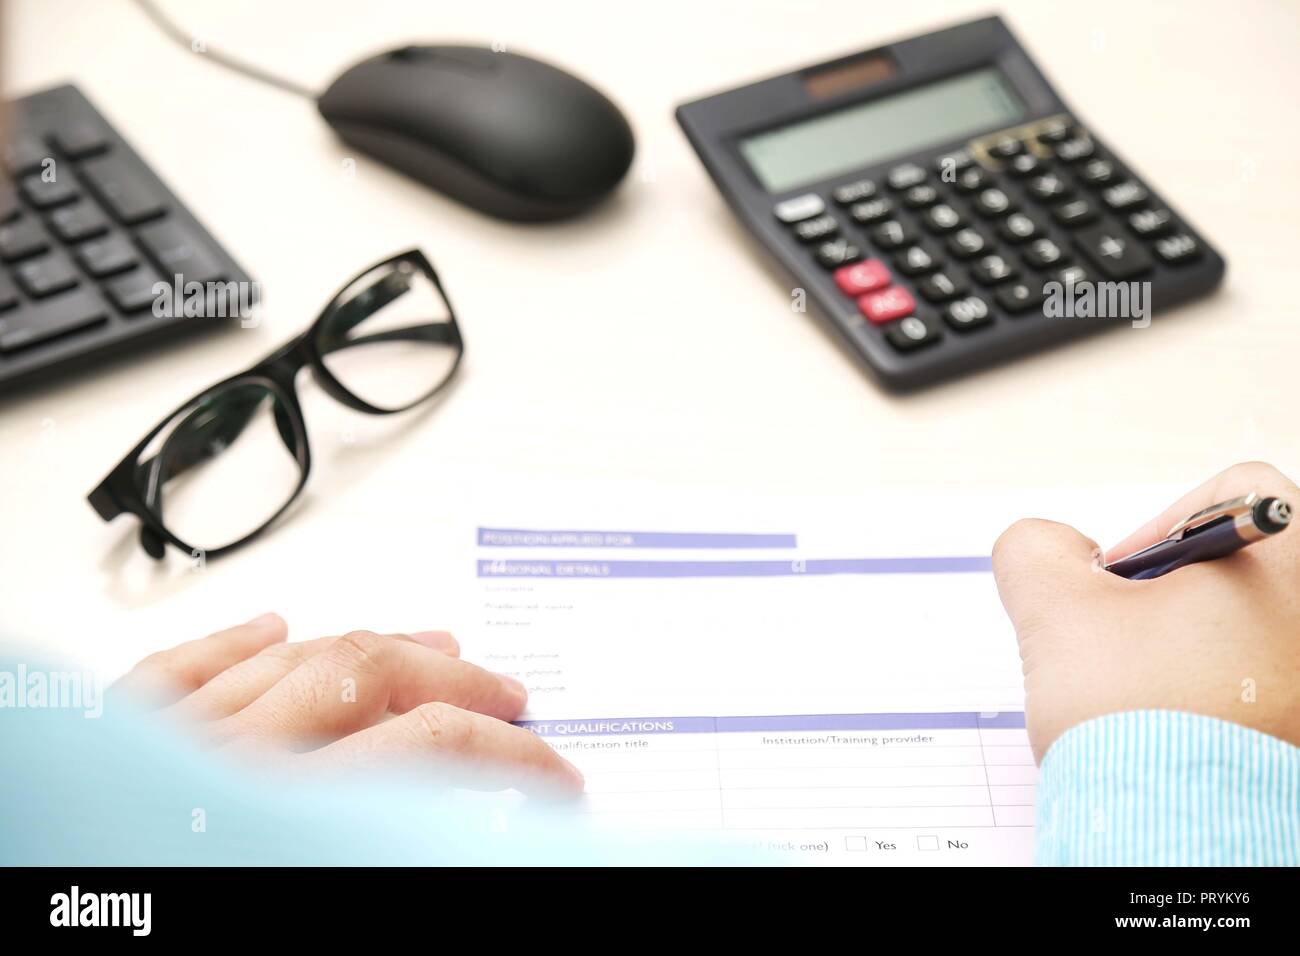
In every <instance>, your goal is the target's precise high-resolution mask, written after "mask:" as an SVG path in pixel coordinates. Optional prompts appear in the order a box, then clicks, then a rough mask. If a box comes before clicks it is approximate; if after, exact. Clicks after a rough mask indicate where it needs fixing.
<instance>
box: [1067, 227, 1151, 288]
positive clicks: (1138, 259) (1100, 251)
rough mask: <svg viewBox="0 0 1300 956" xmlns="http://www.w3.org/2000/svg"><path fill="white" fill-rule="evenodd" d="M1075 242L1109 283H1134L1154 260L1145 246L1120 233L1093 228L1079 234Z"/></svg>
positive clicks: (1107, 229) (1115, 230) (1106, 228)
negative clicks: (1115, 281)
mask: <svg viewBox="0 0 1300 956" xmlns="http://www.w3.org/2000/svg"><path fill="white" fill-rule="evenodd" d="M1074 241H1075V244H1076V245H1078V247H1079V249H1080V251H1082V252H1083V254H1084V255H1085V256H1086V257H1087V258H1088V261H1089V262H1091V263H1092V264H1093V265H1095V266H1096V267H1097V271H1098V272H1100V273H1101V274H1102V275H1103V276H1105V277H1106V278H1107V279H1131V278H1133V277H1134V276H1139V275H1142V273H1144V272H1148V271H1150V269H1151V265H1152V259H1151V256H1150V254H1149V253H1148V252H1147V251H1146V249H1144V248H1142V244H1141V243H1139V242H1138V241H1137V240H1136V239H1130V238H1129V237H1128V236H1127V235H1125V234H1124V233H1122V232H1120V231H1119V230H1118V229H1111V228H1110V227H1109V226H1094V227H1092V228H1091V229H1084V230H1081V231H1080V232H1078V233H1077V234H1076V235H1075V237H1074Z"/></svg>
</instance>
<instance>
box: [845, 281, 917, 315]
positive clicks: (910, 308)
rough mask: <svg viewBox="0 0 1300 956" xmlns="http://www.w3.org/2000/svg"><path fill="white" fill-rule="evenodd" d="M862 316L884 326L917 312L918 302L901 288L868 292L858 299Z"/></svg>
mask: <svg viewBox="0 0 1300 956" xmlns="http://www.w3.org/2000/svg"><path fill="white" fill-rule="evenodd" d="M858 308H859V309H860V310H861V312H862V314H863V315H865V316H866V317H867V318H868V319H870V320H871V321H872V322H874V323H875V324H876V325H883V324H884V323H886V322H892V321H894V320H895V319H901V318H902V317H903V316H905V315H911V314H912V313H913V312H915V311H916V300H914V299H913V298H912V294H911V293H910V292H908V291H907V290H906V289H904V288H902V287H901V286H890V287H889V288H888V289H881V290H880V291H879V292H868V293H867V294H866V295H864V296H863V297H862V298H860V299H858Z"/></svg>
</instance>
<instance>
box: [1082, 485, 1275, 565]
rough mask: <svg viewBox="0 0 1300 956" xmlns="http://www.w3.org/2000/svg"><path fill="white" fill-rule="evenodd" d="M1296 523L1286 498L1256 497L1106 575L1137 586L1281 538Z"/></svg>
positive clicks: (1178, 530)
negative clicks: (1293, 522)
mask: <svg viewBox="0 0 1300 956" xmlns="http://www.w3.org/2000/svg"><path fill="white" fill-rule="evenodd" d="M1290 523H1291V506H1290V505H1289V504H1287V503H1286V502H1285V501H1283V500H1282V499H1281V498H1261V497H1260V496H1259V495H1258V494H1256V493H1255V492H1253V491H1252V492H1251V493H1250V494H1248V495H1243V496H1242V497H1240V498H1233V499H1232V500H1231V501H1223V502H1220V503H1219V504H1217V505H1211V506H1210V507H1209V508H1206V509H1205V510H1204V511H1198V512H1196V514H1194V515H1192V516H1191V517H1190V518H1184V519H1183V520H1182V521H1180V522H1178V524H1176V525H1174V526H1173V528H1171V529H1170V531H1169V534H1167V535H1165V537H1164V539H1163V540H1161V541H1157V542H1156V543H1155V544H1153V545H1151V546H1150V547H1149V548H1143V549H1142V550H1141V551H1138V552H1136V553H1134V554H1130V555H1128V556H1127V557H1124V558H1120V559H1119V560H1118V561H1112V562H1111V563H1110V564H1108V565H1106V570H1107V571H1110V572H1112V573H1113V574H1118V575H1119V576H1120V577H1122V578H1129V579H1130V580H1134V581H1141V580H1145V579H1147V578H1158V577H1160V575H1162V574H1168V573H1169V572H1170V571H1173V570H1174V569H1175V568H1181V567H1183V566H1184V565H1188V564H1196V563H1198V562H1200V561H1212V560H1214V559H1215V558H1221V557H1223V556H1224V555H1225V554H1231V553H1232V552H1234V551H1236V550H1237V549H1238V548H1244V547H1245V546H1246V545H1248V544H1252V543H1254V542H1256V541H1262V540H1263V539H1265V538H1267V537H1269V536H1270V535H1274V534H1277V533H1278V532H1279V531H1281V530H1282V529H1283V528H1285V527H1286V526H1287V525H1288V524H1290Z"/></svg>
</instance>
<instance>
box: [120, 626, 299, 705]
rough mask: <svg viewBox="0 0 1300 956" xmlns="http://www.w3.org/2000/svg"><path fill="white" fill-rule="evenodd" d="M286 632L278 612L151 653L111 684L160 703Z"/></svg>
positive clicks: (271, 642)
mask: <svg viewBox="0 0 1300 956" xmlns="http://www.w3.org/2000/svg"><path fill="white" fill-rule="evenodd" d="M288 633H289V629H288V626H287V625H286V624H285V623H284V619H283V618H281V617H280V616H279V615H278V614H263V615H262V616H261V617H257V618H254V619H253V620H251V621H249V622H248V623H247V624H240V625H239V626H238V627H231V628H227V629H226V630H224V631H218V632H217V633H215V634H212V635H209V636H208V637H204V638H201V639H199V640H196V641H187V642H186V643H184V644H178V645H177V646H176V647H173V648H169V649H168V650H165V651H159V652H158V653H156V654H150V655H149V656H148V657H146V658H145V659H144V660H142V661H141V662H140V663H139V664H137V665H136V666H135V667H134V668H133V669H132V670H131V671H130V673H128V674H126V675H125V676H124V677H122V678H121V679H120V680H118V681H117V683H115V684H114V685H113V689H114V691H125V692H127V693H130V694H134V695H136V696H138V697H141V698H145V699H148V700H150V701H151V702H153V703H155V704H157V705H159V706H162V705H165V704H168V703H171V702H172V701H174V700H176V699H178V698H180V697H182V696H183V695H185V694H188V693H189V692H190V691H192V690H194V689H195V688H197V687H201V686H202V685H203V684H205V683H207V682H208V681H210V680H211V679H212V678H214V677H216V676H217V675H218V674H220V673H221V672H222V671H224V670H226V669H227V668H229V667H231V666H233V665H235V664H237V663H239V662H240V661H242V660H245V659H246V658H249V657H252V656H253V655H254V654H257V653H258V652H259V651H261V650H263V649H264V648H266V647H268V646H270V645H272V644H276V643H279V642H281V641H283V640H284V639H285V638H286V637H287V636H288Z"/></svg>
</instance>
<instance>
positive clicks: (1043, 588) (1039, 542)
mask: <svg viewBox="0 0 1300 956" xmlns="http://www.w3.org/2000/svg"><path fill="white" fill-rule="evenodd" d="M1100 554H1101V549H1100V548H1098V547H1097V543H1096V542H1095V541H1093V540H1092V539H1091V538H1088V537H1085V536H1084V535H1082V534H1080V533H1079V532H1078V531H1075V530H1074V529H1073V528H1071V527H1070V526H1069V525H1066V524H1059V523H1057V522H1055V521H1042V520H1040V519H1037V518H1025V519H1023V520H1021V521H1017V522H1016V523H1015V524H1013V525H1012V526H1011V527H1009V528H1008V529H1007V530H1006V531H1004V532H1002V535H1001V537H999V538H998V540H997V542H996V543H995V544H994V545H993V578H994V580H995V581H996V582H997V586H998V595H999V597H1001V598H1002V606H1003V607H1004V608H1006V610H1007V614H1008V615H1009V616H1010V618H1011V623H1012V624H1013V625H1014V626H1015V629H1016V634H1017V635H1023V634H1024V633H1025V631H1026V630H1030V629H1033V628H1035V627H1037V626H1040V625H1042V624H1046V623H1048V622H1050V621H1051V620H1053V619H1057V618H1058V617H1059V616H1060V615H1061V614H1063V613H1068V612H1070V611H1073V610H1075V609H1076V608H1078V607H1079V606H1080V605H1081V604H1083V603H1085V602H1087V601H1088V600H1089V599H1090V596H1091V595H1092V594H1094V593H1095V589H1096V587H1097V583H1098V580H1097V579H1098V574H1097V567H1098V565H1097V560H1098V558H1099V557H1100ZM1071 616H1073V615H1071Z"/></svg>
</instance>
